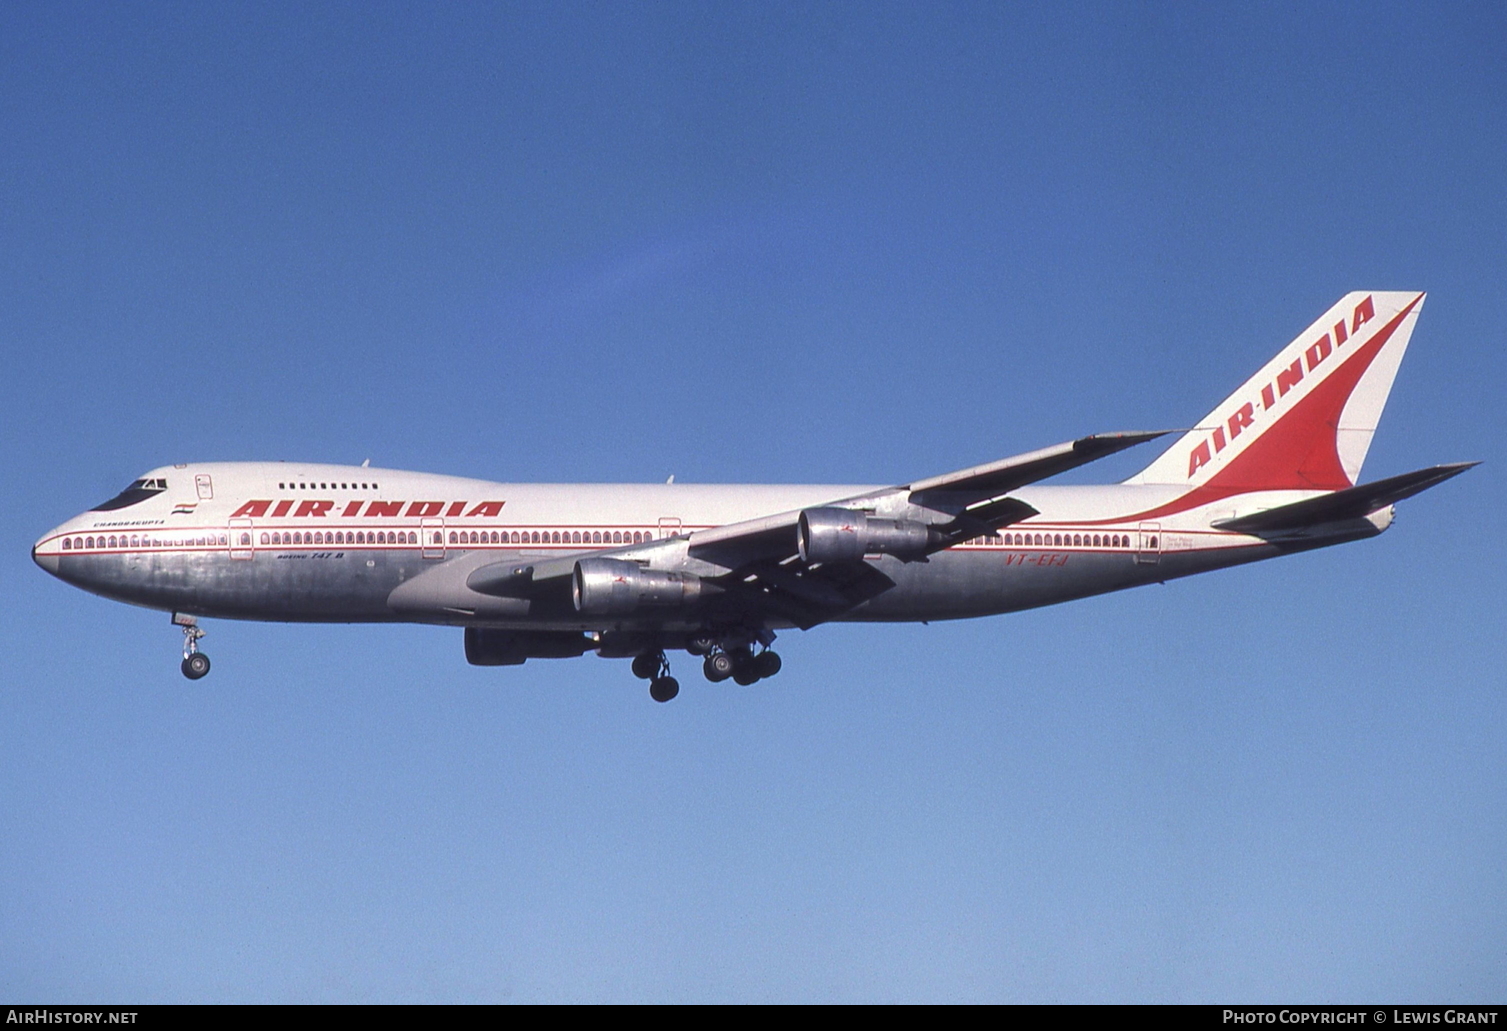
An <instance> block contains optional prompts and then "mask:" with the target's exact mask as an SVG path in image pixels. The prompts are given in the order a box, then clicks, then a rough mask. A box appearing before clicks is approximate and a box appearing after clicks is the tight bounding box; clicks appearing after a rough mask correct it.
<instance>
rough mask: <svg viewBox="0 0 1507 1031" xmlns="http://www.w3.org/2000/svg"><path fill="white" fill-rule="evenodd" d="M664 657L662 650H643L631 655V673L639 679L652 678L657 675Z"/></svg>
mask: <svg viewBox="0 0 1507 1031" xmlns="http://www.w3.org/2000/svg"><path fill="white" fill-rule="evenodd" d="M664 661H665V657H664V654H663V653H662V652H644V653H643V654H642V655H635V656H634V657H633V675H634V676H636V677H638V679H640V680H653V679H654V678H655V677H657V676H659V672H660V669H661V667H662V666H663V665H664Z"/></svg>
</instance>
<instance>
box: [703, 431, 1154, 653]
mask: <svg viewBox="0 0 1507 1031" xmlns="http://www.w3.org/2000/svg"><path fill="white" fill-rule="evenodd" d="M1165 432H1167V431H1165V430H1161V431H1153V432H1131V433H1107V434H1098V435H1095V436H1089V437H1081V438H1079V439H1077V440H1072V441H1068V442H1066V443H1063V444H1058V445H1056V446H1054V447H1049V448H1042V449H1041V450H1039V451H1031V452H1027V453H1025V454H1022V455H1016V456H1014V457H1012V458H1004V459H1001V460H999V461H997V462H989V463H987V464H984V465H976V466H971V467H969V468H967V469H961V470H959V471H957V472H953V473H947V474H944V475H942V476H933V477H928V478H926V479H922V480H916V481H914V482H912V483H909V484H901V485H898V486H896V487H892V488H888V489H885V490H881V491H876V492H874V493H872V494H868V495H863V496H861V497H857V498H843V499H837V500H834V501H833V502H831V507H833V508H837V509H855V510H856V509H861V508H862V507H863V505H862V502H864V501H865V500H868V499H870V498H875V497H880V496H884V495H889V494H892V493H896V492H904V493H906V494H907V497H908V500H909V501H910V502H911V503H912V504H914V505H918V506H920V507H922V508H925V509H929V510H931V511H932V512H934V513H937V514H938V515H940V516H941V517H942V518H940V519H936V520H934V521H931V522H928V523H927V524H926V531H927V533H928V535H929V540H928V542H927V543H926V545H925V546H924V547H923V548H922V549H921V551H920V553H919V554H917V556H916V557H917V558H924V557H925V555H928V554H933V553H935V552H937V551H941V550H943V549H945V548H949V547H952V546H953V545H954V544H958V543H961V542H962V541H966V540H970V539H972V538H974V537H979V536H982V535H984V534H988V533H993V532H994V531H995V530H997V529H999V528H1000V527H1002V526H1008V525H1010V524H1012V523H1017V522H1020V521H1021V520H1023V519H1029V518H1030V517H1031V516H1033V515H1036V514H1037V512H1036V509H1034V508H1032V507H1031V506H1030V505H1028V504H1026V503H1025V502H1024V501H1021V500H1019V499H1018V498H1011V497H1007V496H1006V495H1008V494H1009V492H1010V491H1012V490H1015V489H1017V488H1019V487H1023V486H1025V485H1027V484H1030V483H1035V482H1036V481H1037V480H1042V479H1046V478H1047V477H1049V476H1055V475H1056V474H1058V473H1061V472H1066V471H1067V470H1069V469H1073V468H1076V467H1078V466H1080V465H1086V464H1087V463H1089V462H1092V461H1094V460H1095V459H1099V458H1103V457H1105V456H1107V455H1112V454H1114V453H1115V452H1117V451H1123V450H1124V449H1125V448H1128V447H1133V446H1135V445H1136V444H1140V443H1143V442H1145V441H1148V440H1153V439H1155V438H1157V437H1160V436H1162V434H1163V433H1165ZM803 511H806V510H800V511H791V512H781V513H778V514H775V515H770V516H762V517H760V518H758V519H751V520H748V521H746V522H740V523H731V524H728V525H726V526H718V527H714V528H712V529H708V530H701V531H698V532H696V533H693V534H692V535H691V538H690V547H689V555H690V557H691V558H693V559H698V560H700V561H704V562H709V563H712V564H714V565H717V566H720V567H723V568H726V569H728V570H729V572H728V573H727V574H726V575H725V576H723V577H722V578H721V582H722V583H723V584H724V585H725V586H726V587H727V589H728V590H729V593H730V594H732V595H734V596H741V597H743V598H744V599H746V600H747V601H748V602H749V603H750V604H753V605H756V606H758V607H762V608H766V609H770V610H772V611H776V612H778V613H779V614H780V615H782V616H784V617H786V618H788V619H791V620H792V621H793V622H795V624H796V625H797V626H800V627H801V628H802V629H805V628H806V627H809V626H814V625H815V624H816V623H819V622H823V621H825V620H827V619H831V618H833V617H834V616H836V615H839V614H841V613H843V612H846V611H847V610H849V609H851V608H854V607H856V606H857V605H859V604H862V603H863V602H864V601H866V600H868V599H869V598H872V597H875V596H877V595H879V594H882V593H883V592H884V591H886V590H888V589H889V588H890V587H893V586H894V582H893V581H892V580H890V579H889V577H887V576H885V575H884V574H883V573H881V572H880V571H879V570H877V569H875V568H874V567H873V566H871V565H868V564H867V563H864V562H862V561H861V560H860V561H855V562H843V563H830V562H829V563H809V562H806V561H804V560H803V559H802V557H801V554H800V550H799V540H798V536H797V532H798V527H799V524H800V520H801V516H802V512H803Z"/></svg>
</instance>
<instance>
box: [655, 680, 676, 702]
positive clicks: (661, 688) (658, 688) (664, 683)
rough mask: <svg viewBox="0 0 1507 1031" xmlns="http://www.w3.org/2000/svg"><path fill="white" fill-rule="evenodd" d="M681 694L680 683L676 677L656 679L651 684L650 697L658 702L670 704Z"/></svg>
mask: <svg viewBox="0 0 1507 1031" xmlns="http://www.w3.org/2000/svg"><path fill="white" fill-rule="evenodd" d="M679 693H680V681H678V680H676V679H675V678H674V677H655V678H654V679H653V680H652V681H650V682H649V697H650V698H652V699H654V700H655V701H656V702H668V701H669V700H670V699H671V698H674V697H675V696H676V695H678V694H679Z"/></svg>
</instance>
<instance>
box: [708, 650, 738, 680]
mask: <svg viewBox="0 0 1507 1031" xmlns="http://www.w3.org/2000/svg"><path fill="white" fill-rule="evenodd" d="M734 668H735V667H734V663H733V658H732V656H731V655H729V654H727V652H716V653H715V654H712V655H708V656H707V657H706V661H705V662H704V663H702V664H701V672H702V673H704V674H705V675H706V679H708V680H710V681H711V682H712V683H714V684H720V683H722V681H724V680H726V679H727V678H728V677H730V676H732V675H733V669H734Z"/></svg>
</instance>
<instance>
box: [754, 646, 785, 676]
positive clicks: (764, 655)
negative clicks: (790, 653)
mask: <svg viewBox="0 0 1507 1031" xmlns="http://www.w3.org/2000/svg"><path fill="white" fill-rule="evenodd" d="M783 665H784V663H782V662H781V661H780V657H779V656H778V655H776V654H775V653H774V652H771V651H765V652H761V653H760V654H759V656H758V658H756V659H754V660H753V668H754V672H755V673H757V674H758V675H759V679H760V680H763V679H764V678H765V677H772V676H774V675H775V674H776V673H778V672H779V671H780V667H781V666H783Z"/></svg>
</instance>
